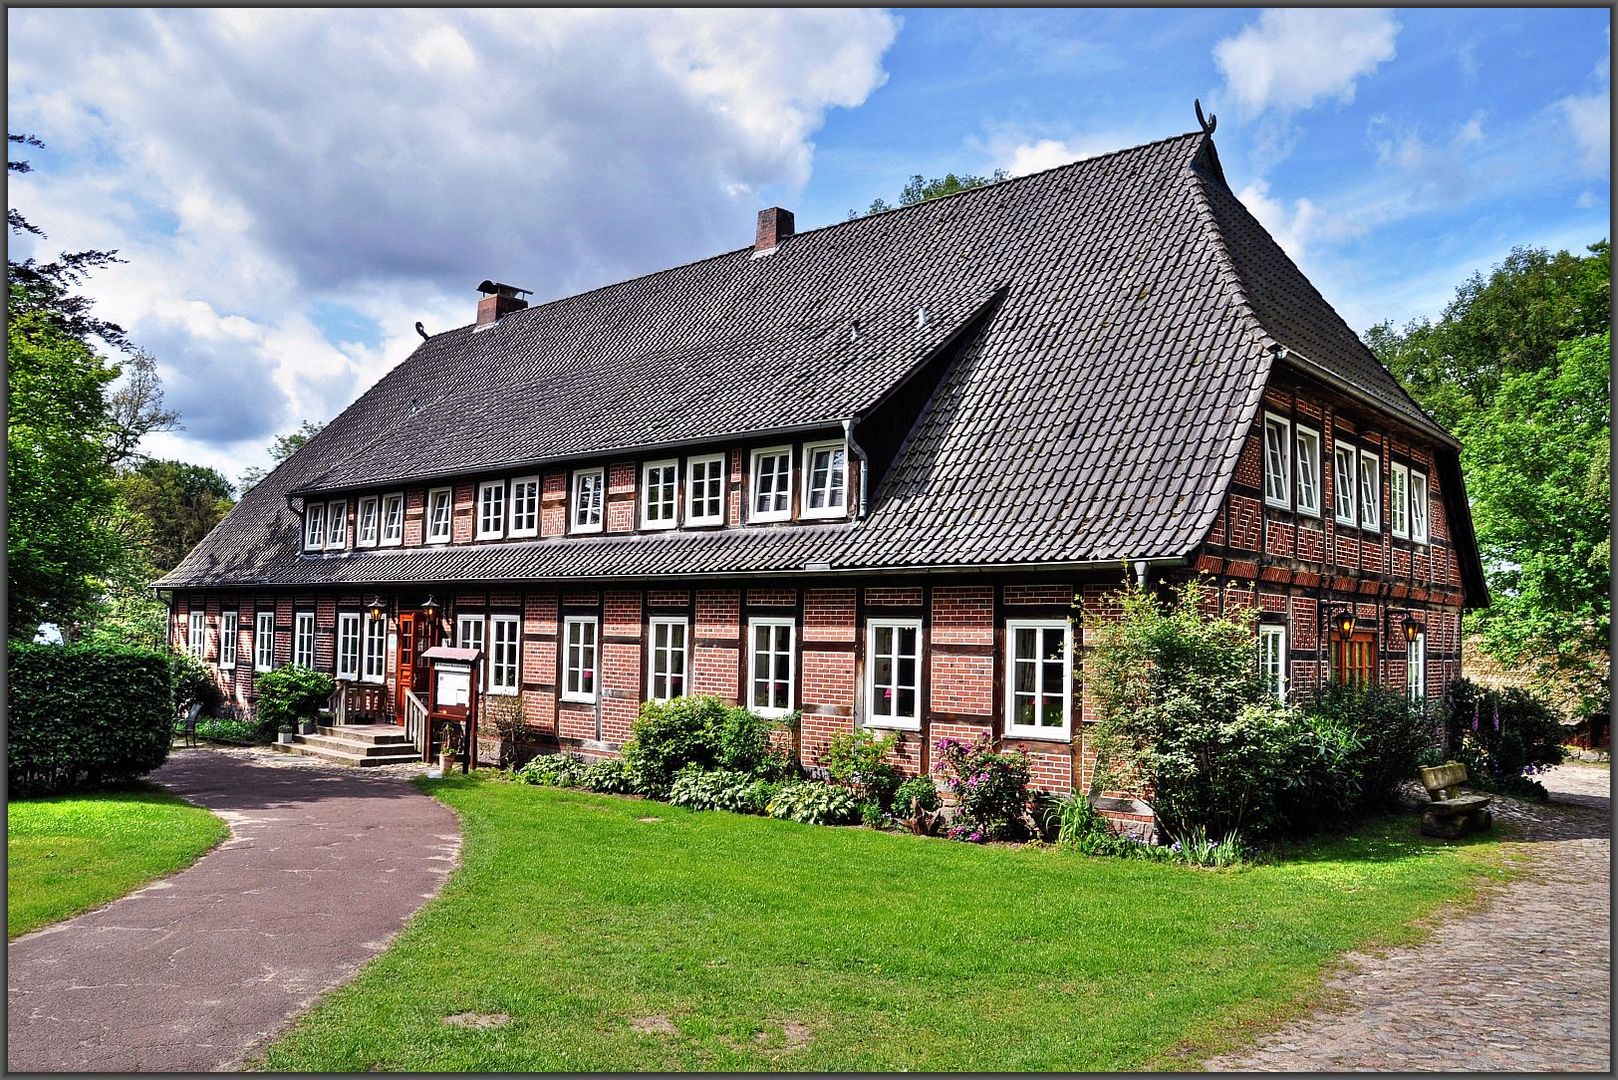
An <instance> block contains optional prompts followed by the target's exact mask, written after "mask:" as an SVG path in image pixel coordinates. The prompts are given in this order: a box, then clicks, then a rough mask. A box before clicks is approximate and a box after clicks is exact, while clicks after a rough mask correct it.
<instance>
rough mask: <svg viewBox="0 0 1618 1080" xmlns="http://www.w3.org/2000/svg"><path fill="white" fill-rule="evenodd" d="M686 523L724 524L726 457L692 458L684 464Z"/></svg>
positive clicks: (711, 455) (716, 455)
mask: <svg viewBox="0 0 1618 1080" xmlns="http://www.w3.org/2000/svg"><path fill="white" fill-rule="evenodd" d="M685 474H686V487H685V523H686V524H687V525H723V524H724V523H725V455H724V454H707V455H704V456H702V457H694V458H689V459H687V461H686V465H685Z"/></svg>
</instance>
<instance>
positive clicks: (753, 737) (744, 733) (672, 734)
mask: <svg viewBox="0 0 1618 1080" xmlns="http://www.w3.org/2000/svg"><path fill="white" fill-rule="evenodd" d="M779 727H780V725H779V724H776V723H774V722H772V721H769V720H765V719H764V718H762V717H759V716H755V715H753V714H752V713H750V712H748V711H747V710H746V709H739V708H734V707H732V706H729V705H726V704H725V703H724V702H723V701H721V700H719V699H718V698H716V697H681V698H674V699H673V700H671V701H648V702H645V703H644V704H642V705H641V708H640V716H639V717H638V718H637V719H636V720H635V724H634V727H633V728H632V729H631V731H630V737H629V740H628V741H627V742H625V743H624V746H623V755H624V760H625V761H627V762H628V763H629V771H630V773H631V774H632V775H633V776H634V778H635V781H636V783H637V784H639V785H640V787H641V789H642V790H643V791H645V792H646V793H647V794H649V795H655V796H658V797H662V796H665V795H667V794H668V791H669V789H670V788H671V787H672V786H673V784H674V777H675V774H676V773H678V772H679V771H680V770H681V769H683V768H685V767H686V766H688V765H696V766H698V767H699V768H702V769H728V770H733V771H736V772H745V773H749V774H751V775H754V776H759V777H763V778H766V779H776V780H779V779H785V778H787V777H789V776H792V775H795V774H796V772H797V766H796V765H795V764H794V763H793V761H792V759H791V756H790V755H788V754H787V753H786V752H785V751H784V750H781V749H778V748H776V747H774V746H772V745H771V741H770V735H771V733H772V732H773V731H775V730H776V729H778V728H779Z"/></svg>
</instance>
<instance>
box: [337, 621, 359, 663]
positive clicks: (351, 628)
mask: <svg viewBox="0 0 1618 1080" xmlns="http://www.w3.org/2000/svg"><path fill="white" fill-rule="evenodd" d="M337 677H338V678H339V679H349V680H353V679H357V678H359V677H360V615H359V612H357V611H344V612H342V613H340V614H339V615H338V616H337Z"/></svg>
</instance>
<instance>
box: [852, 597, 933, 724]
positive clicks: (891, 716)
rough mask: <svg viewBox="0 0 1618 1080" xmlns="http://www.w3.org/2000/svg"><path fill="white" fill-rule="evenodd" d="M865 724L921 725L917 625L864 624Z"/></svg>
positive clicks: (913, 622)
mask: <svg viewBox="0 0 1618 1080" xmlns="http://www.w3.org/2000/svg"><path fill="white" fill-rule="evenodd" d="M865 664H866V668H865V670H866V681H865V690H866V699H865V700H866V710H865V715H866V724H867V725H869V726H871V727H895V728H919V727H920V726H921V622H920V621H919V620H915V619H902V620H901V619H872V620H871V621H869V622H867V623H866V624H865Z"/></svg>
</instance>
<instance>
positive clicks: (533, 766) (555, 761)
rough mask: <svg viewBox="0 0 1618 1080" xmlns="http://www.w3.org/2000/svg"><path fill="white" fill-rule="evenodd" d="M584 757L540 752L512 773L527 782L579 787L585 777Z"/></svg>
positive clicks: (551, 785)
mask: <svg viewBox="0 0 1618 1080" xmlns="http://www.w3.org/2000/svg"><path fill="white" fill-rule="evenodd" d="M584 772H585V764H584V759H583V758H581V757H579V756H578V755H577V754H540V755H539V756H537V757H533V758H529V759H528V762H527V764H525V765H523V767H522V768H520V769H518V770H517V771H516V772H515V773H513V774H512V775H513V776H515V777H516V778H517V779H518V780H521V781H522V782H523V783H525V784H543V785H545V786H546V787H577V786H579V784H580V781H581V780H582V779H583V778H584Z"/></svg>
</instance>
